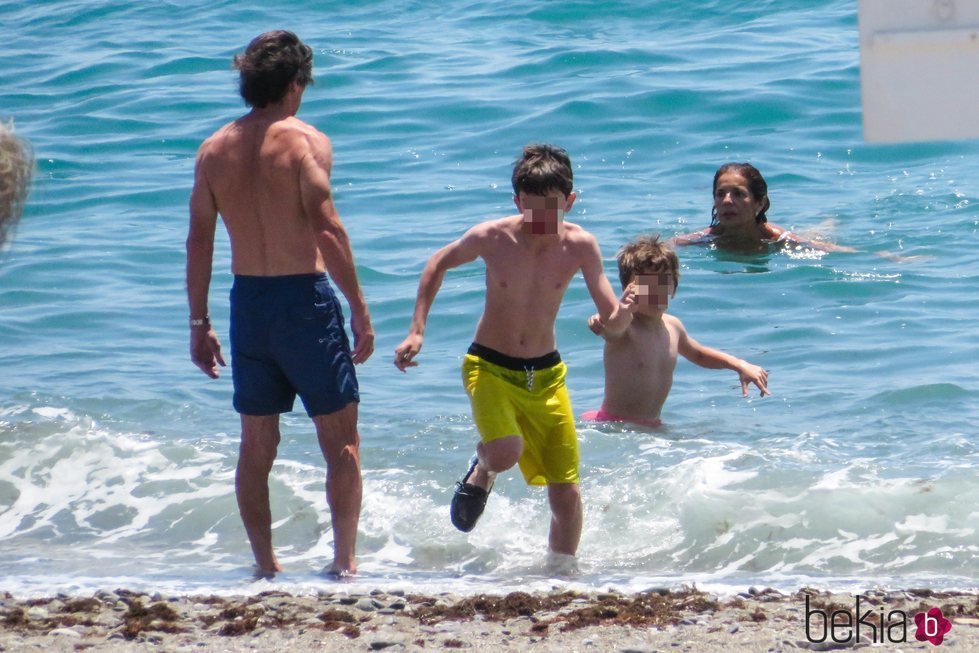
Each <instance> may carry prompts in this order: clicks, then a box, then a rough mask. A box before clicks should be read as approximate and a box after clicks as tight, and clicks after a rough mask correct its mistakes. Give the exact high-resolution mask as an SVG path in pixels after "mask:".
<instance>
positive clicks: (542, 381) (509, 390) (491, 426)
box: [462, 345, 578, 485]
mask: <svg viewBox="0 0 979 653" xmlns="http://www.w3.org/2000/svg"><path fill="white" fill-rule="evenodd" d="M469 351H470V353H468V354H466V357H465V359H464V360H463V363H462V383H463V386H465V388H466V394H468V395H469V401H470V403H471V404H472V413H473V421H474V422H475V423H476V428H477V429H478V430H479V435H480V438H481V439H482V441H483V442H492V441H493V440H498V439H499V438H503V437H506V436H508V435H519V436H520V437H521V438H522V439H523V453H522V454H521V456H520V461H519V464H520V471H521V472H522V473H523V476H524V479H525V480H526V481H527V484H528V485H547V484H548V483H577V482H578V432H577V431H576V430H575V425H574V413H573V412H572V410H571V400H570V398H569V397H568V389H567V387H566V386H565V385H564V377H565V375H566V374H567V369H568V368H567V366H566V365H565V364H564V363H562V362H560V357H558V356H557V353H556V352H555V353H554V356H555V357H556V358H557V361H558V362H557V363H556V364H552V365H551V366H550V367H544V368H543V369H534V368H530V370H533V371H530V370H528V369H520V370H515V369H510V368H509V367H513V366H512V365H511V366H508V367H504V366H502V365H498V364H496V363H491V362H489V361H488V360H486V358H485V356H486V355H487V354H493V356H491V357H492V358H494V359H497V360H499V359H501V358H502V359H503V360H508V361H518V360H520V359H512V358H510V357H508V356H506V355H504V354H499V353H498V352H495V351H494V350H492V349H489V348H487V347H482V346H480V345H473V347H472V348H470V350H469ZM473 351H479V353H480V354H481V355H474V354H473V353H472V352H473Z"/></svg>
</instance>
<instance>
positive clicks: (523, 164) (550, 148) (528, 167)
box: [510, 143, 574, 197]
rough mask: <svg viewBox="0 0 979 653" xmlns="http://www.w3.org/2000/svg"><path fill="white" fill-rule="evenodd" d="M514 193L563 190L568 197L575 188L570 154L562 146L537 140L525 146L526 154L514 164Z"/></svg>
mask: <svg viewBox="0 0 979 653" xmlns="http://www.w3.org/2000/svg"><path fill="white" fill-rule="evenodd" d="M510 182H511V183H512V184H513V194H514V195H519V194H520V193H521V191H522V192H524V193H527V194H529V195H547V194H548V193H550V192H551V191H555V190H557V191H560V192H561V193H563V194H564V196H565V197H567V196H568V195H570V194H571V191H572V190H574V174H573V173H572V172H571V157H569V156H568V153H567V152H566V151H564V150H563V149H562V148H560V147H557V146H555V145H547V144H545V143H534V144H533V145H527V146H525V147H524V148H523V154H522V155H521V156H520V158H519V159H517V160H516V162H514V164H513V176H512V177H510Z"/></svg>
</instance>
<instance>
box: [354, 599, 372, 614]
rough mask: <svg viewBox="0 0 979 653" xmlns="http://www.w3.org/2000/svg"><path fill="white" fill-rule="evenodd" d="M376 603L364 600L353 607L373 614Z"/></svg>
mask: <svg viewBox="0 0 979 653" xmlns="http://www.w3.org/2000/svg"><path fill="white" fill-rule="evenodd" d="M376 603H377V602H376V601H374V599H367V598H364V599H360V600H359V601H357V603H355V604H354V605H355V606H356V607H357V609H359V610H363V611H364V612H374V611H375V610H377V605H376Z"/></svg>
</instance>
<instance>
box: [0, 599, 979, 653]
mask: <svg viewBox="0 0 979 653" xmlns="http://www.w3.org/2000/svg"><path fill="white" fill-rule="evenodd" d="M807 597H808V604H807ZM855 598H856V597H855V596H853V595H848V594H829V593H826V592H820V591H818V590H813V589H805V590H799V591H798V592H796V593H794V594H792V595H786V594H782V593H779V592H777V591H775V590H771V589H758V588H750V590H748V591H745V592H742V593H740V594H739V595H737V596H734V597H728V598H718V597H714V596H711V595H709V594H707V593H704V592H700V591H697V590H695V589H689V588H684V589H674V590H667V589H654V590H650V591H648V592H642V593H637V594H622V593H618V592H616V591H614V590H609V591H608V592H594V593H588V594H580V593H574V592H567V591H559V590H555V591H553V592H549V593H537V594H526V593H522V592H514V593H511V594H507V595H499V596H494V595H478V596H468V597H462V596H454V595H449V594H446V595H437V596H422V595H413V594H410V593H401V592H395V593H384V592H381V591H375V592H372V593H370V594H366V595H364V594H358V595H354V594H349V593H344V592H343V591H342V589H341V590H338V591H329V592H328V591H323V592H320V593H319V594H318V595H310V596H293V595H290V594H287V593H284V592H264V593H261V594H257V595H254V596H235V597H219V596H173V597H167V596H162V595H159V594H156V595H147V594H140V593H134V592H129V591H126V590H114V591H100V592H97V593H96V594H94V595H92V596H67V595H62V596H57V597H50V598H35V599H22V598H15V597H13V596H11V595H10V594H8V593H4V594H2V595H0V651H38V650H43V651H110V652H112V651H303V650H317V651H381V650H385V651H427V650H433V649H438V650H443V649H449V650H452V649H460V650H467V651H498V650H501V649H502V650H514V651H562V652H564V651H596V652H597V651H618V652H622V653H628V652H652V651H703V652H707V653H710V652H713V651H717V652H720V651H766V652H767V651H791V650H816V651H825V650H846V649H849V648H864V647H867V646H875V647H876V648H881V649H882V650H889V651H892V650H893V651H914V650H929V649H931V648H934V647H935V644H933V643H931V642H928V641H919V640H917V639H916V638H915V632H916V625H915V615H916V614H918V613H920V612H924V611H927V610H931V609H933V608H939V609H940V610H941V613H942V616H943V617H944V618H947V619H948V620H949V621H950V623H951V630H950V631H949V632H947V634H945V636H944V641H943V642H942V644H941V645H940V646H953V647H954V650H959V651H973V650H979V598H977V595H975V594H969V593H937V592H931V591H929V590H908V591H881V590H873V591H868V592H866V593H864V594H861V595H860V598H861V603H860V605H859V609H860V612H859V613H856V612H855V610H854V607H855ZM807 611H808V620H809V631H808V633H807V629H806V620H807V616H806V615H807ZM822 615H833V622H835V626H834V627H833V628H832V629H830V627H829V624H830V623H833V622H830V621H827V620H826V618H824V617H823V616H822ZM902 616H904V617H906V619H902V618H901V617H902ZM860 619H862V625H861V626H859V638H858V637H857V636H856V635H857V634H858V633H857V630H858V628H857V626H858V625H859V624H858V623H857V622H858V620H860ZM882 619H883V621H884V627H883V628H881V627H880V626H881V624H880V621H881V620H882ZM902 622H903V624H902ZM902 636H903V639H905V640H906V641H901V640H902ZM834 637H835V639H836V640H842V641H841V642H835V641H833V639H834ZM820 639H822V640H824V641H818V640H820Z"/></svg>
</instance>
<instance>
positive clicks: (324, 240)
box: [299, 134, 374, 364]
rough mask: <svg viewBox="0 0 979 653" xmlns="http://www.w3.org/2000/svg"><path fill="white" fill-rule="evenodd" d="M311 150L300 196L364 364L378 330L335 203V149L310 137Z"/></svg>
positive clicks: (302, 164)
mask: <svg viewBox="0 0 979 653" xmlns="http://www.w3.org/2000/svg"><path fill="white" fill-rule="evenodd" d="M307 141H308V144H309V151H308V152H307V153H306V154H305V156H303V158H302V160H301V162H300V171H299V194H300V200H301V202H302V206H303V211H304V212H305V214H306V216H307V217H308V218H309V219H310V220H311V221H312V223H313V229H314V230H315V232H316V244H317V246H318V247H319V249H320V252H321V253H322V255H323V259H324V261H323V262H324V264H325V265H326V271H327V273H328V274H329V275H330V278H331V279H333V282H334V283H335V284H336V285H337V288H339V289H340V292H341V293H343V296H344V297H345V298H346V300H347V303H348V304H349V305H350V330H351V331H353V335H354V349H353V352H352V353H351V359H352V360H353V362H354V363H357V364H359V363H363V362H364V361H366V360H367V359H368V358H370V356H371V354H372V353H374V328H373V327H372V326H371V316H370V312H369V311H368V310H367V301H366V300H365V299H364V294H363V292H362V291H361V288H360V282H359V281H358V280H357V268H356V267H355V265H354V255H353V251H352V250H351V249H350V239H349V237H348V236H347V231H346V229H344V228H343V223H342V222H340V215H339V213H337V209H336V206H335V205H334V204H333V192H332V190H331V188H330V169H331V168H332V165H333V148H332V146H331V145H330V140H329V139H328V138H327V137H326V136H325V135H323V134H316V135H315V136H312V137H308V138H307Z"/></svg>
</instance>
